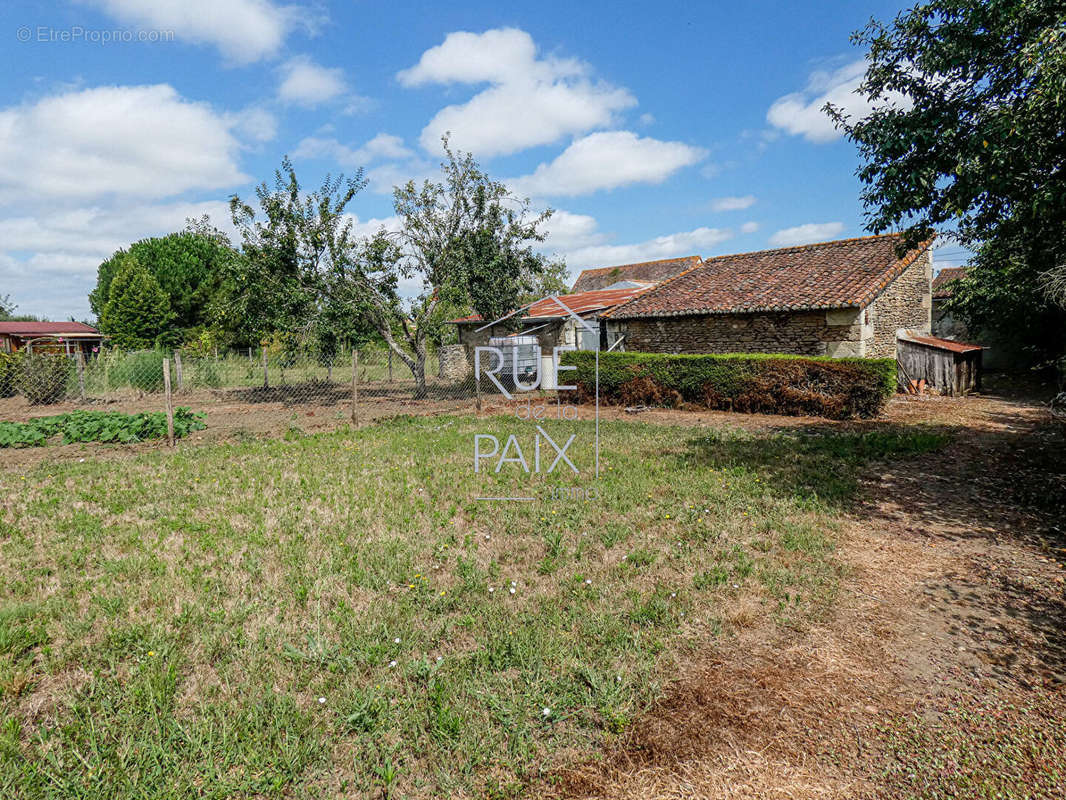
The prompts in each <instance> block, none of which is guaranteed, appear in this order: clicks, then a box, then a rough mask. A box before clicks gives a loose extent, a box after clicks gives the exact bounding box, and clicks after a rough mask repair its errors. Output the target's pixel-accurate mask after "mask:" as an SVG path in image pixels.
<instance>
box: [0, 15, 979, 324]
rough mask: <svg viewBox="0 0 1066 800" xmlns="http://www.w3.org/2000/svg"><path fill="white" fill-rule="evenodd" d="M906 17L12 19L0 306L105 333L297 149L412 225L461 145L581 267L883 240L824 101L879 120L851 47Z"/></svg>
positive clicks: (300, 169)
mask: <svg viewBox="0 0 1066 800" xmlns="http://www.w3.org/2000/svg"><path fill="white" fill-rule="evenodd" d="M901 7H902V6H901V5H900V4H898V3H891V2H815V3H770V2H748V3H743V4H742V3H705V4H693V3H669V2H659V3H656V4H654V5H652V6H649V5H648V4H647V3H624V2H611V3H606V2H600V3H593V2H584V3H573V2H570V3H562V2H558V3H556V2H538V3H529V4H521V3H512V4H500V3H477V2H461V3H453V4H443V3H441V4H438V3H426V4H409V5H408V4H396V3H386V2H372V1H371V0H363V1H361V2H343V3H342V2H337V3H313V4H302V5H301V4H299V3H295V4H288V3H284V2H275V1H274V0H158V1H157V2H150V0H78V1H75V2H63V0H60V1H59V2H54V3H44V2H7V3H5V7H4V9H3V11H2V12H0V15H2V20H3V21H2V24H0V37H5V38H6V43H5V45H4V47H3V48H0V59H2V62H0V66H2V70H0V76H2V77H0V295H3V294H11V296H12V299H14V300H15V301H16V302H17V303H18V305H19V311H20V312H21V313H32V314H39V315H44V316H46V317H51V318H64V317H66V316H69V315H74V316H76V317H78V318H84V317H86V316H87V315H88V313H89V311H88V303H87V300H86V294H87V293H88V291H89V290H90V289H91V288H92V286H93V284H94V282H95V273H96V267H97V265H98V264H99V262H100V261H101V260H102V259H103V258H106V257H107V256H108V255H109V254H110V253H111V252H113V251H114V250H115V249H116V248H118V247H121V246H126V245H128V244H130V243H131V242H133V241H136V240H137V239H139V238H143V237H145V236H152V235H160V234H163V233H167V232H169V231H172V230H178V229H180V228H181V227H183V224H184V220H185V218H186V217H190V216H200V215H201V214H203V213H208V214H210V215H211V216H212V218H213V220H214V221H215V223H216V224H218V225H219V226H221V227H224V228H227V227H229V223H228V212H227V210H226V201H227V199H228V197H229V196H230V195H231V194H233V193H238V194H240V195H242V196H250V195H251V194H252V191H253V188H254V185H255V184H256V183H257V182H258V181H260V180H263V179H266V178H269V177H270V176H271V175H272V172H273V170H274V169H275V168H276V167H277V165H278V163H279V161H280V159H281V156H282V155H283V154H286V153H288V154H289V155H290V156H292V157H293V160H294V162H295V164H296V168H297V173H298V175H299V176H300V178H301V181H302V182H303V183H304V184H305V185H307V186H314V185H317V183H318V181H320V180H321V178H322V177H323V176H324V175H325V174H326V173H327V172H333V173H336V172H338V171H344V172H346V173H351V172H353V171H354V170H355V169H356V168H357V167H359V166H364V167H365V168H366V170H367V177H368V178H369V180H370V185H369V187H368V188H367V189H366V190H365V191H364V192H363V193H362V194H360V195H359V196H358V197H357V198H356V199H355V201H354V203H353V204H352V206H351V207H350V210H351V211H352V213H353V214H354V215H355V216H356V217H357V220H358V222H359V225H360V229H361V230H366V231H367V232H370V231H372V230H374V229H376V228H378V227H379V226H381V225H385V226H389V225H391V224H392V223H393V220H392V219H391V216H392V209H391V198H390V196H389V190H390V187H391V186H392V185H393V184H395V183H396V182H398V181H402V180H406V179H407V178H410V177H413V178H421V177H423V176H431V175H434V174H435V171H436V169H437V166H436V165H437V164H438V163H439V149H438V144H437V142H438V139H439V134H440V133H441V132H442V131H444V130H450V131H451V132H452V136H453V142H454V144H455V145H456V146H457V147H458V148H460V149H464V150H471V151H473V152H474V154H475V155H476V156H477V157H478V158H479V160H480V161H481V162H482V164H483V166H484V167H485V168H486V169H487V170H488V171H489V172H490V174H492V175H493V176H494V177H497V178H500V179H507V180H508V181H509V182H511V185H512V186H513V187H514V188H515V189H516V190H518V191H520V192H522V193H523V194H525V195H529V196H531V197H532V198H533V200H534V202H535V203H536V204H537V206H551V207H552V208H554V209H557V212H556V215H555V216H554V217H553V219H552V221H551V223H550V225H549V230H550V237H549V240H548V242H547V244H546V250H547V252H551V253H555V254H558V255H559V256H562V257H564V258H566V260H567V263H568V264H569V265H570V267H571V271H572V272H573V273H574V274H575V275H576V273H577V271H579V270H580V269H581V268H584V267H595V266H609V265H611V264H616V263H625V262H630V261H636V260H646V259H654V258H665V257H670V256H684V255H691V254H699V255H703V256H708V255H714V254H719V253H729V252H740V251H746V250H756V249H761V248H765V247H773V246H778V245H786V244H795V243H801V242H805V241H818V240H823V239H831V238H841V237H845V236H856V235H862V234H863V233H864V231H863V229H862V207H861V205H860V202H859V197H858V195H859V189H860V187H859V183H858V180H857V179H856V178H855V176H854V171H855V168H856V166H857V164H858V161H857V157H856V154H855V151H854V148H853V147H852V145H850V144H849V143H848V142H847V141H845V140H844V139H842V138H840V137H839V136H838V135H837V134H836V133H835V131H834V130H833V129H832V126H831V124H830V123H829V122H828V121H827V120H826V119H825V118H824V116H823V115H822V114H821V113H820V112H819V111H818V109H819V107H820V106H821V105H822V104H823V103H824V102H825V100H826V98H829V99H833V100H835V101H836V102H838V103H842V104H844V105H845V107H846V108H848V109H850V110H851V111H852V112H853V113H856V114H861V113H862V111H863V105H862V103H861V102H859V101H858V100H857V99H856V98H855V97H854V95H852V93H851V92H852V90H853V89H854V87H855V85H856V84H857V82H858V80H859V77H860V76H861V73H862V63H861V62H862V56H863V54H862V52H860V51H858V50H857V49H855V48H854V47H853V46H852V45H851V43H850V41H849V34H850V33H851V32H852V31H853V30H855V29H856V28H859V27H861V26H862V25H863V24H864V23H865V22H866V21H867V20H868V19H869V18H870V17H871V16H873V17H877V18H879V19H889V18H891V17H892V16H894V15H895V14H896V13H897V12H898V11H899V9H900V8H901ZM943 255H944V256H946V257H947V258H946V259H943V258H942V259H939V260H940V261H941V265H946V264H948V263H953V262H951V260H950V259H951V258H952V257H953V256H956V257H957V255H958V252H957V251H955V252H951V251H945V252H944V254H943ZM408 288H410V289H414V288H415V287H408Z"/></svg>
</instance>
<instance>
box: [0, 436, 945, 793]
mask: <svg viewBox="0 0 1066 800" xmlns="http://www.w3.org/2000/svg"><path fill="white" fill-rule="evenodd" d="M208 423H209V424H210V420H208ZM559 424H560V425H561V426H565V424H566V423H559ZM584 424H586V425H587V423H584ZM527 430H528V423H521V422H518V421H516V420H513V419H510V418H506V417H498V418H492V419H488V420H474V419H472V418H469V417H457V418H451V419H443V418H435V419H426V418H419V419H398V420H394V421H390V422H387V423H384V424H381V425H376V426H373V427H366V428H362V429H359V430H351V431H347V430H346V431H340V432H337V433H332V434H322V435H316V436H303V435H300V434H298V433H294V434H293V435H291V436H290V437H288V439H287V440H250V441H245V442H239V443H233V444H225V445H211V446H201V447H195V446H192V445H186V446H185V447H183V448H180V449H179V450H178V451H177V452H176V453H167V452H162V451H155V452H148V453H144V454H141V455H138V456H136V457H132V458H117V459H103V458H101V459H95V458H88V459H86V460H85V462H84V463H77V462H73V461H70V462H66V463H61V464H43V465H41V466H39V467H35V468H33V469H32V470H28V471H26V472H25V473H20V472H18V471H17V470H12V469H7V470H0V497H2V498H3V499H2V500H0V796H2V797H4V798H9V797H11V798H16V797H17V798H21V797H27V798H29V797H34V798H36V797H107V798H127V797H138V798H148V797H186V796H192V795H196V796H204V797H218V798H223V797H227V798H228V797H251V796H255V797H260V796H263V797H282V796H300V797H337V796H361V795H384V796H396V797H399V796H415V797H430V796H441V795H449V794H452V795H455V794H458V795H463V794H479V795H480V794H488V795H496V796H505V795H510V794H515V793H518V792H520V791H521V790H522V788H523V787H525V786H528V785H529V784H530V783H531V782H535V781H537V780H540V779H542V778H543V777H544V776H546V775H550V773H551V771H552V770H553V769H554V768H555V767H557V766H559V765H560V764H563V763H566V762H567V761H569V760H573V759H582V758H588V757H594V756H595V753H596V752H597V750H598V749H599V748H600V747H602V746H603V744H605V743H607V742H609V741H610V740H611V739H612V737H616V736H618V735H619V734H621V733H622V732H623V731H625V729H626V727H627V725H628V724H629V723H630V721H631V720H632V719H634V717H635V715H637V714H639V713H640V711H641V710H642V709H643V708H645V707H646V706H647V705H648V704H649V703H650V702H651V701H652V700H654V699H655V698H656V697H657V696H658V695H659V694H660V692H661V690H662V688H663V687H664V686H665V685H666V684H667V683H668V682H669V681H670V680H671V679H672V678H674V677H675V676H676V675H677V674H678V670H679V669H680V668H681V666H682V665H683V664H684V663H685V661H686V659H688V658H691V656H692V655H693V654H694V653H696V652H697V651H698V650H702V649H706V648H708V647H713V643H714V640H715V638H716V637H718V636H723V635H728V634H729V632H730V631H731V630H732V629H733V627H734V626H738V625H743V624H744V620H745V618H747V619H751V618H752V616H753V615H756V614H758V615H772V616H773V617H774V618H775V619H776V620H777V621H778V622H779V624H781V625H796V626H802V625H803V624H804V623H805V621H807V620H809V619H810V618H811V617H812V615H817V614H819V613H822V612H824V611H825V610H826V609H827V608H828V607H829V604H830V603H831V602H832V599H833V596H834V590H835V586H836V584H837V580H838V577H839V567H838V565H837V564H836V563H835V561H834V557H833V546H834V538H835V536H836V531H837V528H838V522H837V520H838V518H839V515H840V514H841V512H842V508H844V506H845V505H846V503H847V501H848V500H849V498H850V497H851V496H852V495H853V493H854V492H855V490H856V483H855V477H854V475H855V471H856V469H857V467H859V466H860V465H862V464H863V463H865V462H867V461H870V460H872V459H879V458H895V457H905V456H907V455H912V454H915V453H920V452H923V451H926V450H929V449H931V448H935V447H938V446H940V445H941V444H942V443H943V441H944V440H943V437H941V436H938V435H936V434H932V433H926V432H922V431H920V430H919V431H918V432H910V433H869V434H864V435H860V434H849V433H830V434H826V435H822V436H809V435H806V436H805V435H802V434H796V435H787V436H786V435H770V434H750V433H745V432H743V431H739V430H732V429H728V430H722V429H719V430H717V431H714V430H708V429H692V428H683V427H665V426H664V427H659V426H652V425H645V424H639V423H635V424H631V423H617V422H613V423H604V425H603V464H604V475H603V478H602V480H601V482H600V484H599V487H600V492H601V495H602V496H601V498H600V499H598V500H576V499H556V500H552V499H550V498H549V497H547V496H546V493H543V494H542V495H541V499H538V500H537V501H536V502H528V503H510V504H497V503H484V502H482V503H479V502H477V501H476V500H474V497H475V496H476V495H477V494H479V493H481V490H482V489H483V488H484V486H483V483H478V484H475V480H477V481H479V482H481V481H483V480H484V476H475V475H474V474H473V472H472V469H471V458H470V456H471V441H472V437H473V433H474V432H475V431H477V432H479V433H481V432H495V433H497V435H499V434H500V433H503V434H504V435H506V434H507V433H510V432H516V433H517V432H522V431H527ZM512 480H513V479H511V478H504V477H501V478H499V486H497V487H495V489H497V490H499V491H500V492H506V491H508V489H512V488H514V487H513V486H512V485H511V481H512ZM550 485H551V484H550V483H549V482H545V483H544V487H548V486H550Z"/></svg>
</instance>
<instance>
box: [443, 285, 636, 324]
mask: <svg viewBox="0 0 1066 800" xmlns="http://www.w3.org/2000/svg"><path fill="white" fill-rule="evenodd" d="M649 288H650V287H648V286H635V287H632V288H628V289H603V290H600V291H595V292H577V293H575V294H561V295H559V300H560V301H562V302H563V303H564V304H566V307H567V308H569V309H570V310H571V311H573V312H574V313H575V314H578V315H584V314H589V313H592V312H594V311H603V310H604V309H608V308H614V307H615V306H616V305H618V304H619V303H624V302H625V301H626V300H632V299H633V298H634V297H636V296H637V295H639V294H641V293H642V292H646V291H648V289H649ZM562 316H566V311H565V310H564V309H562V308H560V307H559V304H558V303H556V302H555V301H554V300H552V299H551V298H550V297H545V298H544V299H543V300H538V301H537V302H535V303H534V304H533V305H531V306H530V307H529V308H527V309H526V311H525V313H524V314H522V319H552V318H554V317H562ZM481 321H482V320H481V315H480V314H471V315H470V316H468V317H462V318H461V319H453V320H449V322H453V323H464V322H481Z"/></svg>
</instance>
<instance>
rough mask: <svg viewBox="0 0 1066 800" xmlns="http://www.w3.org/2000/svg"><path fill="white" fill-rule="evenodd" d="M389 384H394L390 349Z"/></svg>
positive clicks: (390, 349)
mask: <svg viewBox="0 0 1066 800" xmlns="http://www.w3.org/2000/svg"><path fill="white" fill-rule="evenodd" d="M389 383H392V348H391V347H390V348H389Z"/></svg>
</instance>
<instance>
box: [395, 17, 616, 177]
mask: <svg viewBox="0 0 1066 800" xmlns="http://www.w3.org/2000/svg"><path fill="white" fill-rule="evenodd" d="M589 73H590V69H589V67H588V65H587V64H585V63H584V62H581V61H579V60H577V59H562V58H556V57H554V56H547V57H540V56H538V54H537V46H536V44H535V43H534V41H533V38H532V37H531V36H530V35H529V34H528V33H526V32H525V31H522V30H518V29H516V28H500V29H494V30H489V31H485V32H484V33H480V34H478V33H468V32H465V31H460V32H455V33H450V34H448V35H447V36H446V37H445V39H444V42H443V43H441V44H439V45H437V46H436V47H432V48H430V49H429V50H427V51H425V52H424V53H423V54H422V57H421V58H420V59H419V62H418V63H417V64H416V65H415V66H413V67H411V68H410V69H405V70H403V71H401V72H400V73H398V74H397V76H396V77H397V80H399V82H400V84H401V85H403V86H408V87H418V86H425V85H427V84H445V85H448V84H455V83H459V84H472V85H474V84H484V83H487V84H490V85H489V87H488V88H486V89H484V90H482V91H481V92H479V93H478V94H476V95H474V97H473V98H471V99H470V100H468V101H467V102H466V103H462V104H459V105H451V106H447V107H445V108H443V109H441V110H440V111H439V112H437V114H436V116H434V117H433V119H432V120H430V122H429V124H428V125H426V127H425V128H424V129H423V131H422V135H421V137H420V139H419V141H420V142H421V144H422V146H423V147H424V148H425V149H426V150H428V151H431V152H438V151H439V148H440V139H441V136H442V135H443V134H445V133H446V132H450V133H451V135H452V143H453V144H454V146H455V147H457V148H460V149H463V150H470V151H473V152H474V153H477V154H478V155H479V156H482V157H490V156H494V155H502V154H507V153H514V152H518V151H520V150H524V149H526V148H529V147H535V146H537V145H543V144H550V143H552V142H555V141H558V140H559V139H561V138H562V137H564V136H568V135H572V134H577V133H583V132H585V131H588V130H591V129H593V128H598V127H604V126H606V125H609V124H611V123H612V122H613V121H614V119H615V115H616V114H617V113H618V112H620V111H623V110H625V109H627V108H631V107H633V106H635V105H636V103H637V101H636V99H635V98H634V97H633V95H632V94H630V93H629V91H628V90H626V89H622V88H616V87H614V86H611V85H609V84H606V83H604V82H602V81H594V80H592V79H591V78H590V77H589Z"/></svg>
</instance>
